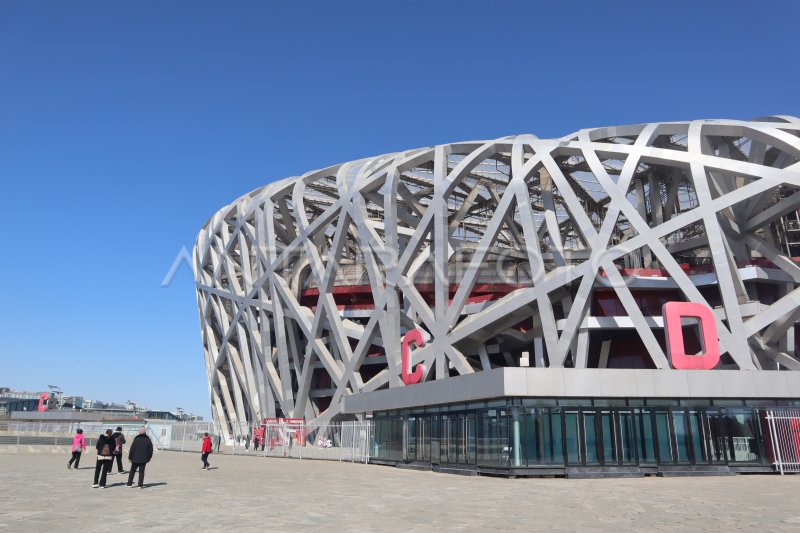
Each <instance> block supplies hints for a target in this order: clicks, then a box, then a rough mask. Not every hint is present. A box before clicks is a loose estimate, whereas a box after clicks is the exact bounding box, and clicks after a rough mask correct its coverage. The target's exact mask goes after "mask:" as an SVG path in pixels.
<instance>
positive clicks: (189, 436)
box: [153, 421, 219, 453]
mask: <svg viewBox="0 0 800 533" xmlns="http://www.w3.org/2000/svg"><path fill="white" fill-rule="evenodd" d="M153 429H154V433H155V434H156V437H155V439H154V441H153V444H155V445H156V447H157V448H159V449H162V450H175V451H181V452H198V453H199V452H200V449H201V448H202V447H203V439H204V438H205V434H206V433H208V434H209V435H211V436H212V441H213V443H214V449H215V450H218V449H219V437H218V435H219V432H218V431H217V429H216V426H215V424H214V423H213V422H193V421H192V422H189V421H186V422H174V423H172V424H157V425H154V426H153Z"/></svg>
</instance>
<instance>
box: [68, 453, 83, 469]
mask: <svg viewBox="0 0 800 533" xmlns="http://www.w3.org/2000/svg"><path fill="white" fill-rule="evenodd" d="M72 463H75V468H78V465H79V464H81V452H79V451H74V452H72V459H70V460H69V464H70V465H72Z"/></svg>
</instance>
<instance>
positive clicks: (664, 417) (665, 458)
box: [655, 411, 674, 464]
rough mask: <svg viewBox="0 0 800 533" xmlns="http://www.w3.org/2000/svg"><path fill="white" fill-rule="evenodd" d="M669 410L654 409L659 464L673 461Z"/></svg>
mask: <svg viewBox="0 0 800 533" xmlns="http://www.w3.org/2000/svg"><path fill="white" fill-rule="evenodd" d="M668 415H669V412H668V411H656V412H655V419H656V435H657V441H656V442H657V443H658V462H659V464H669V463H672V462H674V461H673V459H672V446H671V444H672V443H671V438H670V430H669V418H668Z"/></svg>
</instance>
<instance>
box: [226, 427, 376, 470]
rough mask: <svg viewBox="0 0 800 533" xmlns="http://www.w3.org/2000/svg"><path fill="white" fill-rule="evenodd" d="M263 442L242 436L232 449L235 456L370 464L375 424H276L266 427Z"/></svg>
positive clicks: (229, 449)
mask: <svg viewBox="0 0 800 533" xmlns="http://www.w3.org/2000/svg"><path fill="white" fill-rule="evenodd" d="M263 429H264V437H263V439H261V438H257V439H253V438H251V437H250V436H249V434H248V435H247V436H240V437H238V438H236V439H234V443H233V445H232V446H230V447H228V451H229V453H231V454H244V455H262V456H264V457H291V458H295V459H326V460H329V461H350V462H362V463H367V462H369V458H370V445H371V441H372V435H373V426H372V422H358V421H348V422H337V423H332V424H324V425H318V424H293V423H274V424H267V425H265V426H264V427H263Z"/></svg>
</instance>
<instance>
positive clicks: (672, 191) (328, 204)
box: [193, 116, 800, 475]
mask: <svg viewBox="0 0 800 533" xmlns="http://www.w3.org/2000/svg"><path fill="white" fill-rule="evenodd" d="M799 135H800V120H798V119H797V118H794V117H786V116H774V117H764V118H758V119H754V120H750V121H738V120H697V121H686V122H665V123H651V124H637V125H629V126H617V127H604V128H591V129H584V130H580V131H578V132H576V133H572V134H569V135H566V136H564V137H561V138H554V139H540V138H538V137H536V136H534V135H517V136H509V137H504V138H500V139H496V140H490V141H472V142H460V143H453V144H446V145H440V146H435V147H429V148H421V149H415V150H408V151H403V152H398V153H393V154H386V155H381V156H378V157H372V158H367V159H362V160H358V161H352V162H348V163H343V164H340V165H335V166H332V167H329V168H325V169H322V170H315V171H312V172H308V173H307V174H304V175H302V176H299V177H292V178H288V179H284V180H281V181H276V182H274V183H270V184H269V185H266V186H264V187H262V188H260V189H257V190H255V191H252V192H250V193H248V194H246V195H244V196H242V197H241V198H239V199H237V200H236V201H234V202H233V203H231V204H229V205H227V206H225V207H224V208H223V209H221V210H220V211H218V212H217V213H216V214H215V215H214V216H213V217H212V218H211V219H210V220H209V221H208V222H207V223H206V224H205V225H204V227H203V228H202V230H201V232H200V234H199V235H198V238H197V242H196V246H195V250H194V258H193V260H194V270H195V278H196V287H197V301H198V307H199V313H200V323H201V335H202V342H203V347H204V352H205V364H206V371H207V375H208V380H209V390H210V400H211V405H212V413H213V416H214V418H215V420H216V421H217V422H218V423H219V425H220V427H221V431H222V433H223V435H224V436H225V438H227V439H230V438H233V437H234V436H235V435H238V434H242V433H243V432H247V431H248V428H252V427H255V426H257V425H259V424H261V422H262V421H263V420H264V419H266V418H275V417H278V418H280V417H287V418H302V419H304V420H305V421H307V422H308V423H314V424H324V423H328V422H332V421H337V420H355V419H359V420H364V419H369V420H372V421H374V435H373V436H372V442H371V446H372V450H373V453H372V458H371V460H372V461H373V462H377V463H386V464H394V465H398V466H407V467H417V468H431V469H436V470H442V471H456V472H478V473H498V474H503V475H562V474H566V475H591V474H593V473H598V472H599V473H602V474H605V475H645V474H649V473H656V474H659V475H669V474H670V473H673V474H686V473H727V472H748V471H772V470H773V466H774V463H775V460H774V456H773V455H774V454H773V453H772V452H771V449H772V446H773V444H774V441H775V437H774V435H773V436H772V437H771V435H772V433H771V431H770V429H771V426H770V425H769V424H767V422H766V421H767V418H768V416H769V415H768V413H769V412H770V411H769V410H770V409H774V408H788V407H792V406H797V405H799V404H800V373H798V372H796V371H797V370H799V369H800V358H799V357H798V347H797V344H798V340H797V334H798V329H797V328H796V327H795V324H796V322H797V321H798V318H800V291H799V290H798V286H799V284H800V266H798V259H800V258H798V256H800V218H799V216H798V207H799V206H800V194H796V193H797V191H798V187H800V166H799V165H798V161H800V138H798V136H799ZM671 306H672V307H671Z"/></svg>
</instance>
